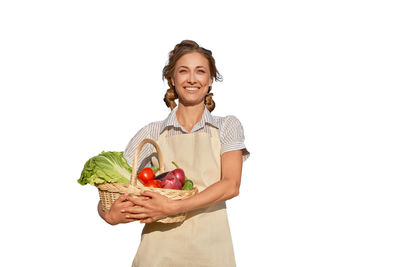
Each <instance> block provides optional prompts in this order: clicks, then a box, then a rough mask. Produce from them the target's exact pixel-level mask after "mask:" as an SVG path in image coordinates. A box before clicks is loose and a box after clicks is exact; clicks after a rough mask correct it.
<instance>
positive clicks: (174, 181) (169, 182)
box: [161, 172, 182, 190]
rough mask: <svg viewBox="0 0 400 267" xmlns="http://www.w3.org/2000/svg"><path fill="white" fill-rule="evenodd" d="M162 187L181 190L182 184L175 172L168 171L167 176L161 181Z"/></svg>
mask: <svg viewBox="0 0 400 267" xmlns="http://www.w3.org/2000/svg"><path fill="white" fill-rule="evenodd" d="M161 187H162V188H165V189H176V190H181V189H182V184H181V182H180V181H179V179H178V178H176V177H175V175H174V174H173V173H171V172H170V173H168V174H167V176H166V177H165V178H164V179H163V180H162V181H161Z"/></svg>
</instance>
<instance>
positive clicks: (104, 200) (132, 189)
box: [97, 139, 198, 223]
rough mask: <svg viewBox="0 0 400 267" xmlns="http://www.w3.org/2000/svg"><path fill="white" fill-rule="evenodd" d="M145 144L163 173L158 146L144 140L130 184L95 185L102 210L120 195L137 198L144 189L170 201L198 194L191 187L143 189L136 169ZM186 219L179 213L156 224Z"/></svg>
mask: <svg viewBox="0 0 400 267" xmlns="http://www.w3.org/2000/svg"><path fill="white" fill-rule="evenodd" d="M146 143H150V144H152V145H153V146H154V147H155V148H156V151H157V153H158V160H159V163H160V172H161V173H163V172H165V165H164V160H163V156H162V152H161V150H160V147H159V146H158V144H157V143H156V142H155V141H154V140H151V139H144V140H143V141H142V142H141V143H140V144H139V147H138V148H137V150H136V154H135V158H134V161H133V166H132V174H131V180H130V184H123V183H104V184H99V185H97V188H98V190H99V195H100V201H101V206H102V208H103V210H109V209H110V208H111V205H112V204H113V203H114V201H115V200H116V199H117V198H119V197H120V196H121V195H122V194H126V193H128V194H129V195H131V196H133V197H139V196H140V192H141V191H142V190H143V189H145V190H148V191H153V192H157V193H159V194H161V195H163V196H166V197H168V198H170V199H185V198H188V197H190V196H193V195H194V194H196V193H197V192H198V189H197V187H195V186H194V187H193V190H175V189H164V188H153V187H145V186H143V185H142V184H141V183H140V182H139V183H138V181H137V167H138V159H139V154H140V152H141V150H142V148H143V146H144V145H145V144H146ZM185 218H186V213H180V214H176V215H173V216H169V217H166V218H163V219H161V220H158V221H157V222H162V223H176V222H183V221H184V220H185Z"/></svg>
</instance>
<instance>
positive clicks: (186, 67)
mask: <svg viewBox="0 0 400 267" xmlns="http://www.w3.org/2000/svg"><path fill="white" fill-rule="evenodd" d="M178 68H185V69H188V68H189V67H188V66H179V67H178ZM198 68H205V67H204V66H196V67H195V69H198Z"/></svg>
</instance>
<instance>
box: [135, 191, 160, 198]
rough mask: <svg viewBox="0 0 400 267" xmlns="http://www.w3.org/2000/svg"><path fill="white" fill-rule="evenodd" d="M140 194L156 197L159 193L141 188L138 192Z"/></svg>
mask: <svg viewBox="0 0 400 267" xmlns="http://www.w3.org/2000/svg"><path fill="white" fill-rule="evenodd" d="M140 194H141V195H142V196H147V197H151V198H154V197H158V196H159V195H160V194H159V193H156V192H152V191H148V190H142V192H140Z"/></svg>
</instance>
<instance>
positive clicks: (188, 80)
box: [172, 52, 212, 105]
mask: <svg viewBox="0 0 400 267" xmlns="http://www.w3.org/2000/svg"><path fill="white" fill-rule="evenodd" d="M172 84H173V85H174V86H175V90H176V92H177V94H178V96H179V101H180V102H181V103H182V104H184V105H196V104H200V103H203V102H204V97H205V96H206V94H207V93H208V87H209V86H211V84H212V78H211V75H210V67H209V63H208V60H207V58H206V57H204V56H203V55H202V54H200V53H198V52H193V53H189V54H186V55H183V56H182V57H181V58H180V59H179V60H178V61H177V62H176V65H175V72H174V78H173V79H172Z"/></svg>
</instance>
